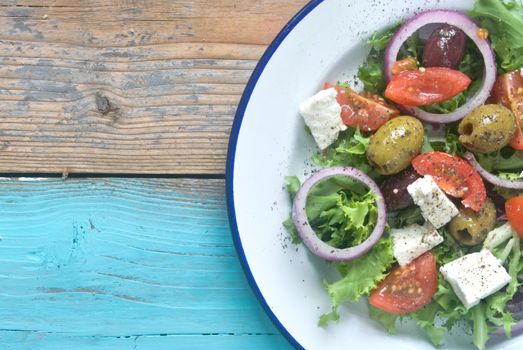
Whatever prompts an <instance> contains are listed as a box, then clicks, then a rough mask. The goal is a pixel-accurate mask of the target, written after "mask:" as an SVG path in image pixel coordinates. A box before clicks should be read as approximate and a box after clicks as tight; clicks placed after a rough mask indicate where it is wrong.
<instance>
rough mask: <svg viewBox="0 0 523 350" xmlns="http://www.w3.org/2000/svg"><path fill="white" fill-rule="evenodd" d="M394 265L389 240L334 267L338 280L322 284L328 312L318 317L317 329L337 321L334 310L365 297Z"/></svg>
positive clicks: (381, 241)
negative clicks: (329, 305)
mask: <svg viewBox="0 0 523 350" xmlns="http://www.w3.org/2000/svg"><path fill="white" fill-rule="evenodd" d="M393 263H394V256H393V253H392V239H390V238H382V239H381V240H380V241H378V243H377V244H376V245H375V246H374V247H373V248H372V249H371V250H370V251H369V252H368V253H366V254H365V255H363V256H362V257H360V258H358V259H356V260H353V261H350V262H346V263H339V264H337V268H338V270H339V271H340V273H341V276H342V277H341V279H339V280H338V281H335V282H333V283H328V282H325V286H326V288H327V292H328V294H329V297H330V299H331V302H332V311H331V312H330V313H327V314H325V315H322V316H321V317H320V320H319V323H318V324H319V325H320V326H325V325H327V324H328V323H329V322H330V321H337V320H338V319H339V315H338V311H337V310H338V307H339V306H340V305H342V304H343V303H345V302H355V301H358V300H359V299H360V298H361V297H363V296H365V295H369V294H370V292H372V290H374V289H375V288H376V286H377V284H378V282H380V281H381V280H383V279H384V278H385V277H386V276H387V271H388V269H389V268H390V267H391V266H392V264H393Z"/></svg>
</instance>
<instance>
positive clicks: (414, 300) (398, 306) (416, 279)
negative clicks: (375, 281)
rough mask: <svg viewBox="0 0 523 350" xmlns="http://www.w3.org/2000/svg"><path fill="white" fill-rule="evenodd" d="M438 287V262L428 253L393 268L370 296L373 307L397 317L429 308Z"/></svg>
mask: <svg viewBox="0 0 523 350" xmlns="http://www.w3.org/2000/svg"><path fill="white" fill-rule="evenodd" d="M437 285H438V273H437V271H436V259H435V258H434V255H432V253H431V252H427V253H425V254H423V255H421V256H420V257H418V258H416V259H414V260H413V261H412V262H411V263H409V264H407V265H405V266H397V267H395V268H393V269H392V270H391V271H390V273H389V274H388V276H387V277H386V278H385V279H384V280H383V281H382V282H381V283H380V284H379V285H378V287H377V288H376V289H375V290H374V291H373V292H372V294H371V295H370V304H371V305H372V306H374V307H377V308H379V309H381V310H384V311H387V312H391V313H394V314H406V313H409V312H412V311H416V310H418V309H421V308H422V307H423V306H425V305H427V304H428V303H429V302H430V300H431V299H432V296H433V295H434V293H436V287H437Z"/></svg>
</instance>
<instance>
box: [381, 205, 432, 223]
mask: <svg viewBox="0 0 523 350" xmlns="http://www.w3.org/2000/svg"><path fill="white" fill-rule="evenodd" d="M387 222H388V223H389V225H390V226H391V227H392V228H402V227H405V226H408V225H412V224H419V225H423V224H424V223H425V219H424V218H423V216H422V215H421V209H420V207H418V206H415V205H413V206H410V207H408V208H405V209H401V210H398V211H396V212H389V213H388V217H387Z"/></svg>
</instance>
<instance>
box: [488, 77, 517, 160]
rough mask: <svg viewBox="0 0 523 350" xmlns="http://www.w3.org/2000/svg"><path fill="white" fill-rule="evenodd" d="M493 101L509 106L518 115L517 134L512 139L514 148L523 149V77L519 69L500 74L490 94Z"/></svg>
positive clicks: (511, 144) (511, 142) (511, 143)
mask: <svg viewBox="0 0 523 350" xmlns="http://www.w3.org/2000/svg"><path fill="white" fill-rule="evenodd" d="M490 98H491V99H492V102H494V103H499V104H502V105H504V106H505V107H507V108H508V109H510V110H511V111H512V113H514V114H515V115H516V122H517V128H516V134H515V135H514V137H513V138H512V140H511V141H510V146H511V147H512V148H514V149H519V150H523V131H522V130H521V128H522V127H523V77H522V76H521V74H520V73H519V71H514V72H509V73H506V74H503V75H501V76H499V77H498V78H497V79H496V82H495V83H494V87H493V88H492V92H491V94H490Z"/></svg>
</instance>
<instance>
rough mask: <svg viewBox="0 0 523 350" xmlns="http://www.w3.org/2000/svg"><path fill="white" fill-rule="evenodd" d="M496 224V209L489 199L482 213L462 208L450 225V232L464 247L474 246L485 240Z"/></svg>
mask: <svg viewBox="0 0 523 350" xmlns="http://www.w3.org/2000/svg"><path fill="white" fill-rule="evenodd" d="M495 224H496V207H495V206H494V203H492V201H491V200H490V199H488V198H487V200H486V202H485V205H483V208H481V210H480V211H478V212H475V211H473V210H472V209H469V208H461V209H460V210H459V214H458V215H457V216H455V217H454V218H453V219H452V220H451V221H450V223H449V231H450V234H451V235H452V237H454V239H456V241H457V242H458V243H459V244H461V245H464V246H474V245H477V244H480V243H481V242H483V241H484V240H485V238H486V237H487V234H488V233H489V232H490V231H492V229H493V228H494V225H495Z"/></svg>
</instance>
